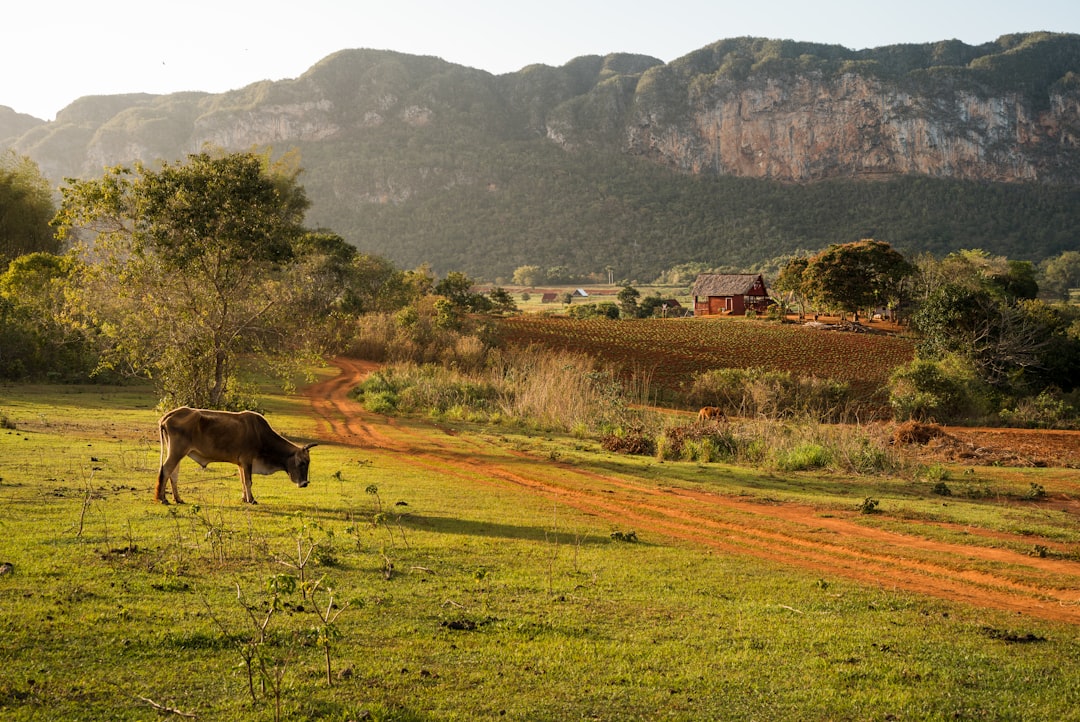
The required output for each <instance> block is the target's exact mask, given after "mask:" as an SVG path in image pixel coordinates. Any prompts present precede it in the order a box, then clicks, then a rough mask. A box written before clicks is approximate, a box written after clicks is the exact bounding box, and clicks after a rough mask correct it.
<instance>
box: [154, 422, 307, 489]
mask: <svg viewBox="0 0 1080 722" xmlns="http://www.w3.org/2000/svg"><path fill="white" fill-rule="evenodd" d="M158 427H159V430H160V432H161V469H160V470H159V471H158V479H157V490H156V492H155V498H156V500H157V501H160V502H161V503H162V504H168V503H169V502H168V501H167V500H166V499H165V480H166V479H168V480H169V481H170V482H172V494H173V501H175V502H176V503H177V504H182V503H183V502H182V501H181V500H180V494H179V493H177V491H176V480H177V478H179V476H180V461H181V459H183V458H184V457H185V456H189V457H191V458H192V459H194V460H195V461H197V462H198V463H199V464H200V465H202V466H203V468H205V467H206V465H207V464H209V463H210V462H212V461H227V462H231V463H233V464H236V465H237V466H239V467H240V481H241V483H242V484H243V486H244V501H245V502H247V503H249V504H254V503H255V497H254V496H252V495H251V475H252V474H273V473H274V472H275V471H286V472H288V474H289V478H290V479H292V482H293V483H294V484H296V485H297V486H299V487H300V488H304V487H305V486H307V485H308V466H309V465H310V464H311V457H310V456H309V455H308V449H310V448H311V447H313V446H315V444H307V445H306V446H297V445H296V444H294V443H292V442H291V441H289V440H287V439H285V438H284V437H283V436H281V435H280V434H278V433H277V432H276V431H274V430H273V429H271V428H270V424H269V423H268V422H267V421H266V419H265V418H263V416H262V415H261V414H257V413H255V412H254V411H240V412H232V411H208V410H206V409H192V408H189V407H187V406H181V407H180V408H178V409H173V410H172V411H170V412H169V413H167V414H165V415H164V416H162V417H161V420H160V421H158Z"/></svg>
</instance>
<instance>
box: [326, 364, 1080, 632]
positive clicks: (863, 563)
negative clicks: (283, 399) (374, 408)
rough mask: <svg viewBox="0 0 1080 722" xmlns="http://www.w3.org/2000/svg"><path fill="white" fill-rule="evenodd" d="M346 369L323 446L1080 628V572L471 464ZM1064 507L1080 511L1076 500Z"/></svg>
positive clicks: (531, 463) (1048, 438)
mask: <svg viewBox="0 0 1080 722" xmlns="http://www.w3.org/2000/svg"><path fill="white" fill-rule="evenodd" d="M337 365H338V366H339V367H340V369H341V372H342V373H341V375H339V376H336V377H334V378H332V379H329V380H327V381H324V382H322V383H319V384H316V385H315V386H312V387H310V388H308V389H307V395H308V397H309V398H310V400H311V404H312V408H313V410H314V412H315V414H316V416H317V418H318V419H319V422H320V434H321V436H322V437H323V438H324V440H326V441H328V442H332V443H336V444H341V445H346V446H356V447H361V448H364V449H367V450H368V451H370V452H371V453H375V454H378V453H387V454H399V456H398V457H397V458H398V459H399V460H404V461H405V462H406V463H410V464H413V465H415V466H417V467H420V468H424V469H428V470H431V471H432V472H435V473H439V474H443V475H448V476H454V477H457V478H460V479H461V480H462V481H463V483H475V484H482V485H497V486H506V485H510V486H515V487H519V488H523V489H525V490H528V491H529V492H531V493H535V494H538V495H542V496H544V497H548V498H550V499H553V500H557V501H558V502H559V503H561V504H565V505H567V506H570V507H574V508H576V509H579V510H581V511H583V512H585V513H588V514H591V515H594V516H596V517H599V518H602V519H605V520H607V521H608V522H609V523H610V524H611V525H612V526H613V527H616V528H633V529H634V530H635V531H636V532H637V533H638V534H639V535H642V534H643V533H648V534H651V535H656V536H665V537H668V538H671V539H676V540H679V541H680V542H683V543H687V544H692V545H696V546H700V547H703V548H710V549H713V550H716V551H718V552H721V553H725V554H739V555H743V556H746V557H751V558H760V559H765V560H769V561H770V562H774V563H777V564H783V565H791V566H795V567H800V568H803V569H809V570H813V571H814V572H818V573H820V574H821V575H822V576H823V577H826V578H827V577H835V576H843V577H846V578H849V579H852V580H856V581H858V582H861V583H864V584H871V585H877V586H879V587H881V588H883V589H886V590H904V591H908V592H916V593H920V594H927V595H931V596H935V597H939V598H943V599H949V600H954V601H959V602H964V603H967V604H970V605H973V606H975V607H982V608H993V609H999V610H1006V611H1013V612H1016V613H1023V614H1029V615H1031V616H1034V617H1039V618H1042V619H1047V620H1055V621H1062V622H1069V623H1072V624H1080V562H1076V561H1069V560H1065V559H1061V558H1052V557H1047V558H1042V557H1039V556H1029V555H1026V554H1022V553H1019V552H1017V551H1012V550H1008V549H1003V548H994V547H987V546H974V545H969V544H959V543H957V544H953V543H948V542H942V541H936V540H929V539H925V538H921V537H917V536H913V535H908V534H901V533H898V532H893V531H887V530H882V529H875V528H872V527H870V526H867V525H864V524H861V523H859V514H858V513H857V512H855V511H852V512H850V513H849V512H835V511H830V512H828V513H826V512H824V511H823V510H821V509H816V508H814V507H811V506H805V505H800V504H794V503H770V502H765V501H761V500H757V501H752V500H747V499H742V498H736V497H730V496H724V495H721V494H713V493H708V492H702V491H692V490H687V489H672V488H660V487H656V486H650V485H648V484H647V483H644V482H641V481H638V480H629V479H620V478H618V477H615V476H610V475H606V474H599V473H595V472H591V471H587V470H583V469H580V468H577V467H575V466H573V465H569V464H562V463H558V462H555V461H551V460H549V459H547V458H538V457H531V456H528V455H526V454H523V453H519V452H513V451H509V450H507V449H505V448H503V447H501V446H498V445H497V444H496V442H494V441H491V442H488V441H485V440H481V439H477V440H475V441H472V442H471V444H472V448H470V449H469V450H468V453H466V452H465V451H463V450H462V448H461V443H460V439H457V440H455V441H454V443H447V440H446V436H445V432H444V431H440V430H438V429H436V428H416V427H406V426H405V425H398V424H395V423H394V422H393V420H388V419H386V418H384V417H381V416H378V415H375V414H371V413H368V412H367V411H365V410H364V409H363V408H362V407H361V406H360V405H359V404H358V403H356V402H355V401H353V400H352V399H351V397H350V396H349V392H350V391H351V390H352V389H353V388H354V387H355V386H356V384H357V383H358V382H359V380H360V379H361V378H362V377H363V376H364V375H365V374H366V373H368V372H369V371H371V370H372V369H374V368H375V367H376V365H375V364H371V363H366V362H360V361H355V360H350V359H338V360H337ZM948 434H949V435H951V436H953V437H955V438H957V439H960V440H962V443H965V444H966V443H970V444H973V445H974V446H975V448H977V449H978V448H981V449H985V448H987V447H986V446H985V445H986V444H990V443H993V444H996V445H997V446H999V447H1005V446H1006V445H1010V444H1013V443H1015V444H1016V445H1017V451H1016V453H1017V454H1018V455H1021V456H1022V455H1031V456H1036V455H1039V456H1041V457H1053V458H1055V459H1059V458H1063V459H1073V460H1076V459H1077V455H1078V449H1077V445H1078V442H1080V435H1078V434H1076V433H1075V432H1068V433H1064V432H1054V433H1047V432H1027V431H1023V432H1015V431H1011V430H1008V431H1007V430H1002V429H958V428H949V429H948ZM1029 447H1030V448H1029ZM402 452H403V453H402ZM972 463H976V462H975V461H973V462H972ZM1054 501H1060V503H1061V504H1062V505H1066V506H1071V509H1069V511H1071V512H1074V511H1077V508H1076V506H1073V504H1074V503H1075V502H1073V500H1071V499H1067V500H1054ZM941 526H944V527H948V526H950V525H947V524H942V525H941ZM956 531H957V533H962V534H970V535H977V536H979V537H983V538H990V539H994V540H1004V541H1014V542H1019V543H1021V544H1022V545H1025V546H1026V547H1030V548H1035V546H1036V545H1040V546H1043V547H1045V548H1047V549H1048V550H1052V551H1057V552H1068V551H1070V550H1066V549H1062V548H1061V547H1062V544H1061V543H1060V542H1057V541H1054V540H1051V539H1044V538H1041V537H1038V536H1034V535H1031V536H1023V537H1020V536H1019V535H1010V534H1004V533H998V532H991V531H987V530H981V529H976V528H971V527H957V528H956Z"/></svg>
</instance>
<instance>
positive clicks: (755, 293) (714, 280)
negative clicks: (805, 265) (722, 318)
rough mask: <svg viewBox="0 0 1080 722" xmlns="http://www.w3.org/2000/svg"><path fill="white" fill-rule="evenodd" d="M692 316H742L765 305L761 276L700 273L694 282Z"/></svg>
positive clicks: (766, 302)
mask: <svg viewBox="0 0 1080 722" xmlns="http://www.w3.org/2000/svg"><path fill="white" fill-rule="evenodd" d="M693 293H694V315H695V316H718V315H726V316H745V315H746V312H747V310H749V309H753V310H754V311H756V312H758V313H763V312H764V311H765V310H766V309H767V308H768V307H769V292H768V290H767V289H766V288H765V279H764V278H762V276H761V274H760V273H758V274H754V273H703V274H701V275H700V276H698V277H697V280H696V281H694V291H693Z"/></svg>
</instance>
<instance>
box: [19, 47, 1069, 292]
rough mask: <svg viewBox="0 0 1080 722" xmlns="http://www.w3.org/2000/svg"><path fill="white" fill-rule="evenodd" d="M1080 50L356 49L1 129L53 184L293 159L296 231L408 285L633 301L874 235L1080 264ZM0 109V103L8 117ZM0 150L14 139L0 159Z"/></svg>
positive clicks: (92, 100)
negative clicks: (213, 162) (321, 237)
mask: <svg viewBox="0 0 1080 722" xmlns="http://www.w3.org/2000/svg"><path fill="white" fill-rule="evenodd" d="M1078 78H1080V37H1078V36H1075V35H1055V34H1047V33H1038V34H1031V35H1016V36H1006V37H1002V38H999V39H998V40H996V41H994V42H990V43H986V44H983V45H979V46H969V45H965V44H963V43H960V42H958V41H946V42H941V43H932V44H924V45H905V46H893V47H887V48H876V49H870V50H862V51H852V50H848V49H846V48H841V47H837V46H826V45H816V44H810V43H795V42H790V41H776V40H767V39H760V38H738V39H732V40H722V41H719V42H717V43H715V44H713V45H711V46H709V47H706V48H702V49H701V50H699V51H695V52H694V53H691V54H689V55H687V56H685V57H684V58H680V59H678V60H675V61H673V62H671V63H668V64H664V63H662V62H661V61H659V60H657V59H655V58H649V57H646V56H641V55H631V54H613V55H609V56H607V57H600V56H588V57H582V58H578V59H575V60H573V61H571V62H569V63H567V64H566V65H564V66H562V67H559V68H554V67H549V66H540V65H537V66H530V67H527V68H524V69H522V70H520V71H518V72H516V73H510V74H507V75H501V76H494V75H491V74H489V73H486V72H483V71H480V70H475V69H471V68H465V67H462V66H458V65H453V64H450V63H446V62H444V61H442V60H439V59H437V58H430V57H417V56H410V55H403V54H400V53H393V52H388V51H372V50H347V51H342V52H339V53H336V54H334V55H331V56H330V57H328V58H326V59H324V60H323V61H321V62H320V63H318V64H316V65H315V66H314V67H312V68H311V69H310V70H309V71H308V72H307V73H305V74H304V75H302V76H301V77H299V78H296V79H294V80H285V81H279V82H269V81H266V82H260V83H255V84H253V85H251V86H248V87H246V88H242V89H239V90H236V91H232V92H229V93H222V94H217V95H212V94H206V93H182V94H175V95H168V96H151V95H139V94H133V95H124V96H109V97H88V98H82V99H80V100H78V101H76V102H75V103H73V104H72V105H71V106H69V107H68V108H66V109H64V110H63V111H62V112H61V113H59V114H58V116H57V119H56V120H55V121H53V122H49V123H45V122H33V120H32V119H28V118H27V117H26V116H21V115H18V114H15V113H10V112H0V146H11V147H13V148H14V149H15V150H16V151H17V152H18V153H21V154H26V155H28V156H30V157H31V158H33V159H34V160H35V161H36V162H37V163H38V164H39V165H40V166H41V168H42V169H43V171H44V172H45V174H46V175H47V176H48V177H49V178H50V179H51V180H53V181H54V182H55V183H57V184H59V183H60V182H61V181H62V179H63V178H65V177H82V178H87V177H95V176H97V175H100V173H101V171H102V168H103V167H106V166H109V165H113V164H117V163H130V162H133V161H136V160H141V161H144V162H149V163H152V162H154V161H156V160H159V159H168V160H175V159H178V158H182V157H183V156H185V155H186V154H188V153H192V152H196V151H198V150H200V149H201V148H203V147H204V146H205V145H206V144H209V145H211V146H217V147H222V148H225V149H229V150H236V149H249V148H252V147H271V148H273V150H274V152H275V154H277V155H282V154H285V153H287V152H290V151H295V152H297V153H298V155H299V158H300V163H301V164H302V165H303V167H304V169H305V174H304V175H303V177H302V179H301V181H302V183H303V184H304V186H305V187H306V189H307V191H308V194H309V197H310V198H311V200H312V208H311V211H310V213H309V216H308V223H309V224H310V225H313V226H322V227H326V228H331V229H333V230H334V231H336V232H338V233H340V234H342V235H343V236H344V237H345V238H346V239H347V240H348V241H349V242H351V243H353V244H355V245H356V246H358V247H359V248H361V249H362V250H364V251H366V252H372V253H377V254H380V255H384V256H386V257H387V258H389V259H391V260H392V261H393V262H395V263H396V264H399V265H400V266H402V267H414V266H417V265H419V264H422V263H430V264H431V265H432V267H433V268H434V270H435V271H436V272H439V273H445V272H446V271H449V270H461V271H464V272H466V273H468V274H470V275H471V276H473V277H474V278H477V279H482V280H490V281H496V280H499V279H508V278H509V277H510V276H511V275H512V273H513V271H514V269H515V268H517V267H518V266H521V265H527V264H531V265H539V266H543V267H552V266H563V267H566V268H569V269H572V271H573V272H574V273H576V274H579V275H581V276H585V275H587V274H597V276H603V277H605V278H606V277H607V273H606V271H605V269H607V268H611V269H612V271H613V273H614V275H615V277H616V278H617V279H620V280H622V279H625V280H630V281H648V280H651V279H653V278H655V277H656V276H657V275H658V274H659V273H661V272H662V271H663V270H665V269H668V268H671V267H674V266H677V265H679V264H682V263H687V262H696V263H703V264H706V265H709V266H712V267H747V266H750V265H752V264H754V263H756V262H759V261H761V260H763V259H769V258H773V257H776V256H778V255H782V254H785V253H790V252H792V251H795V250H797V249H810V250H813V249H817V248H821V247H824V246H826V245H828V244H830V243H837V242H847V241H852V240H856V239H858V238H861V237H866V236H873V237H875V238H878V239H880V240H884V241H888V242H889V243H891V244H892V245H893V246H894V247H896V248H897V249H899V250H901V251H902V252H904V253H906V254H914V253H917V252H919V251H923V250H930V251H933V252H934V253H937V254H944V253H947V252H949V251H952V250H956V249H960V248H983V249H985V250H987V251H989V252H991V253H994V254H1001V255H1006V256H1008V257H1010V258H1015V259H1021V260H1033V261H1038V260H1041V259H1042V258H1044V257H1047V256H1051V255H1055V254H1057V253H1060V252H1061V251H1062V250H1065V249H1069V248H1075V247H1076V246H1077V241H1078V240H1080V239H1078V238H1077V234H1076V232H1075V230H1074V229H1076V228H1078V227H1080V170H1078V169H1080V80H1078ZM2 100H3V99H2V98H0V102H2ZM5 138H6V140H3V139H5Z"/></svg>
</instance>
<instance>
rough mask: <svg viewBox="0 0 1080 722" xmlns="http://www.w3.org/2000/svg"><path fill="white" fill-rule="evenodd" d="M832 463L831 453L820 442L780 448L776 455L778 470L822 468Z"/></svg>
mask: <svg viewBox="0 0 1080 722" xmlns="http://www.w3.org/2000/svg"><path fill="white" fill-rule="evenodd" d="M831 463H832V453H831V452H830V451H829V450H828V449H826V448H825V447H824V446H821V445H820V444H814V443H804V444H800V445H799V446H796V447H795V448H794V449H790V450H782V451H780V452H778V453H777V456H776V468H778V469H780V471H807V470H810V469H823V468H825V467H827V466H828V465H829V464H831Z"/></svg>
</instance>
